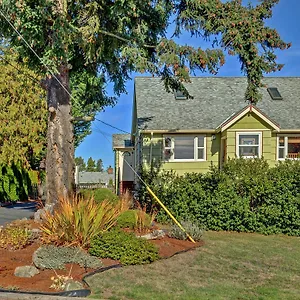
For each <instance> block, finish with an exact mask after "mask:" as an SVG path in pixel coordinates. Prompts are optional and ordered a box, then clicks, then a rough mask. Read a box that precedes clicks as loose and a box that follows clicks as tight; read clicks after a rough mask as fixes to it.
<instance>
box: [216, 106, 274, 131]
mask: <svg viewBox="0 0 300 300" xmlns="http://www.w3.org/2000/svg"><path fill="white" fill-rule="evenodd" d="M249 112H253V113H255V114H256V115H257V116H258V117H259V118H261V119H262V120H263V121H265V122H266V123H267V124H269V125H270V126H271V127H272V128H273V129H274V130H275V131H280V128H279V126H277V125H276V124H275V123H274V122H272V121H271V120H270V119H268V118H267V117H266V116H264V115H263V114H262V113H261V112H259V111H258V110H257V109H256V108H255V107H254V106H251V105H249V106H247V107H246V108H245V109H244V110H243V111H241V112H240V113H239V114H238V115H236V116H235V117H233V118H232V119H231V121H229V122H228V123H226V121H224V122H223V123H222V124H224V123H226V124H225V125H224V126H222V124H221V126H220V127H221V132H223V131H225V130H226V129H228V128H230V127H231V126H232V125H233V124H234V123H235V122H237V121H238V120H240V119H241V118H242V117H243V116H245V115H246V114H247V113H249Z"/></svg>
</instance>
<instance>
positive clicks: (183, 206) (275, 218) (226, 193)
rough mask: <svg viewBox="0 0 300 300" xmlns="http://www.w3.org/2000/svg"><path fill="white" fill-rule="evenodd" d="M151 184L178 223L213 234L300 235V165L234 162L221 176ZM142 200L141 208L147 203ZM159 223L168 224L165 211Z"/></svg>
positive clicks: (162, 176) (173, 177) (159, 179)
mask: <svg viewBox="0 0 300 300" xmlns="http://www.w3.org/2000/svg"><path fill="white" fill-rule="evenodd" d="M146 178H148V177H146ZM164 180H166V181H164ZM149 182H150V187H151V189H152V190H153V191H154V193H156V194H157V196H158V197H159V198H160V199H161V201H162V202H163V203H164V204H165V205H166V207H168V209H169V210H170V211H171V213H172V214H173V215H174V216H175V217H176V218H177V219H181V220H190V221H191V222H199V223H201V224H203V226H204V227H205V228H206V229H210V230H233V231H243V232H260V233H264V234H271V233H284V234H289V235H300V185H299V182H300V161H291V160H288V161H285V162H280V163H279V164H278V165H277V166H275V167H272V168H270V167H269V166H268V164H267V162H266V161H265V160H264V159H232V160H229V161H228V162H227V163H226V164H225V165H224V168H223V169H222V170H219V169H217V168H216V167H213V168H211V170H210V171H209V172H207V173H206V174H196V173H190V174H185V175H183V176H177V175H174V174H171V175H170V176H169V177H168V178H166V173H164V172H161V173H157V174H156V178H153V179H152V181H148V183H149ZM140 196H141V197H142V198H141V199H140V200H141V203H145V201H146V200H145V198H147V199H148V197H149V196H146V194H145V195H144V196H143V194H140ZM143 197H144V198H143ZM157 220H158V221H160V222H168V221H170V219H169V217H168V215H167V214H166V213H165V212H164V211H163V210H162V209H160V211H159V213H158V215H157Z"/></svg>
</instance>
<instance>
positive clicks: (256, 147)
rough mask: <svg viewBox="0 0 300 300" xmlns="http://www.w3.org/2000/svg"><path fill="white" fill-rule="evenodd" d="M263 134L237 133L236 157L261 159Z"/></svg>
mask: <svg viewBox="0 0 300 300" xmlns="http://www.w3.org/2000/svg"><path fill="white" fill-rule="evenodd" d="M261 152H262V138H261V132H237V134H236V156H237V157H243V158H256V157H261Z"/></svg>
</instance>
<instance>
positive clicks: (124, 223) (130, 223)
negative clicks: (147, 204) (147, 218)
mask: <svg viewBox="0 0 300 300" xmlns="http://www.w3.org/2000/svg"><path fill="white" fill-rule="evenodd" d="M136 222H137V211H136V210H133V209H130V210H127V211H124V212H123V213H121V214H120V215H119V217H118V219H117V225H118V227H120V228H129V229H134V228H135V227H136Z"/></svg>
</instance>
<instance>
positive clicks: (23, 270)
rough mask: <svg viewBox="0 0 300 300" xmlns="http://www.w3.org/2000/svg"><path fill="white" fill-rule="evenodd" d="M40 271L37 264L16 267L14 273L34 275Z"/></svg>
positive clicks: (19, 275)
mask: <svg viewBox="0 0 300 300" xmlns="http://www.w3.org/2000/svg"><path fill="white" fill-rule="evenodd" d="M39 273H40V271H39V270H38V269H37V268H36V267H35V266H21V267H16V269H15V273H14V275H15V276H17V277H27V278H29V277H33V276H34V275H37V274H39Z"/></svg>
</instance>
